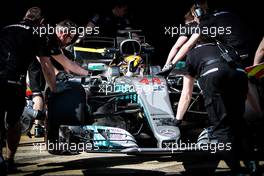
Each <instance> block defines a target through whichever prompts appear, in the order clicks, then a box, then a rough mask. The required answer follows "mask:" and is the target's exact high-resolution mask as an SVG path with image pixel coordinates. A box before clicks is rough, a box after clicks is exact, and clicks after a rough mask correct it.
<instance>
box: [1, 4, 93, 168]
mask: <svg viewBox="0 0 264 176" xmlns="http://www.w3.org/2000/svg"><path fill="white" fill-rule="evenodd" d="M42 19H43V18H42V16H41V9H40V8H38V7H33V8H30V9H29V10H28V11H27V13H26V15H25V17H24V20H23V21H22V22H21V23H18V24H15V25H10V26H7V27H6V28H4V31H3V35H1V50H2V51H1V55H2V56H1V72H0V73H1V74H0V78H1V79H0V80H1V94H3V95H2V97H4V98H3V99H1V100H2V101H1V106H0V107H1V119H0V120H1V121H2V122H3V120H4V116H5V111H8V112H9V113H7V114H9V115H7V117H6V122H7V124H8V128H7V157H6V160H7V165H8V169H10V168H12V167H13V166H15V165H14V155H15V152H16V149H17V146H18V143H19V140H20V136H21V134H20V131H19V129H20V127H19V123H18V120H19V117H20V116H21V114H22V112H23V108H24V106H25V76H24V75H25V74H26V71H27V69H28V67H29V65H30V63H31V62H32V60H33V59H35V56H36V55H38V56H39V61H40V63H41V67H42V70H43V73H44V76H45V79H46V81H47V83H48V85H49V87H50V90H51V91H52V92H60V90H59V89H56V81H55V74H56V69H55V67H54V66H53V64H52V63H51V61H50V58H51V57H52V58H53V59H54V60H56V61H58V62H59V63H60V64H62V65H63V67H65V68H67V69H68V70H69V71H72V72H76V73H77V74H80V75H88V71H87V70H85V69H83V68H81V67H80V66H79V65H78V64H76V63H74V62H72V61H71V60H69V59H68V58H67V57H66V56H65V55H64V54H63V53H62V52H61V49H60V47H62V46H64V45H65V43H69V42H71V40H72V39H73V37H74V36H75V34H74V33H70V30H69V29H71V27H74V26H75V24H74V23H72V22H71V21H67V20H66V21H63V22H62V23H60V24H59V25H57V26H56V28H57V30H56V33H55V34H51V35H48V34H47V35H44V36H39V35H38V33H35V34H34V32H33V30H34V28H33V27H34V26H33V24H32V23H33V22H34V23H36V24H40V22H41V21H42ZM33 34H34V35H33ZM35 38H36V39H35ZM35 40H36V42H35ZM27 43H28V44H27ZM26 44H27V45H26ZM12 46H14V47H12ZM32 48H33V49H32ZM35 51H36V52H35ZM34 52H35V53H34ZM22 75H23V76H22ZM21 77H22V78H21ZM19 81H21V83H20V82H19ZM14 91H16V92H17V93H16V94H14V93H12V92H14ZM8 92H10V94H8ZM7 98H10V99H12V100H15V99H16V100H17V101H15V102H16V103H17V105H16V106H14V104H12V105H11V104H7V105H6V103H7V102H3V101H6V100H7ZM10 107H11V108H10ZM13 107H18V108H17V111H14V110H12V108H13ZM2 122H1V123H0V124H1V125H4V124H5V123H2ZM3 129H4V127H1V139H3V133H2V131H3Z"/></svg>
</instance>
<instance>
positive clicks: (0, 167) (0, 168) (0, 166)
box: [0, 155, 7, 176]
mask: <svg viewBox="0 0 264 176" xmlns="http://www.w3.org/2000/svg"><path fill="white" fill-rule="evenodd" d="M0 173H1V175H3V176H6V175H7V165H6V162H5V161H4V159H3V157H2V156H1V155H0Z"/></svg>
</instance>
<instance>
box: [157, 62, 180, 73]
mask: <svg viewBox="0 0 264 176" xmlns="http://www.w3.org/2000/svg"><path fill="white" fill-rule="evenodd" d="M175 65H176V64H172V63H171V64H169V65H168V66H167V67H165V68H163V69H162V70H161V72H159V73H158V74H157V75H160V76H168V75H169V74H170V72H171V71H172V70H173V69H174V68H175Z"/></svg>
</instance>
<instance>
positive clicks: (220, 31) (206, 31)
mask: <svg viewBox="0 0 264 176" xmlns="http://www.w3.org/2000/svg"><path fill="white" fill-rule="evenodd" d="M164 30H165V32H164V34H165V35H170V36H171V37H174V36H177V35H185V34H193V33H198V34H203V35H207V36H211V37H216V36H217V35H230V34H231V33H232V27H231V26H229V27H222V26H220V27H216V26H211V27H206V26H203V27H197V26H189V27H186V26H182V25H181V24H180V26H165V27H164Z"/></svg>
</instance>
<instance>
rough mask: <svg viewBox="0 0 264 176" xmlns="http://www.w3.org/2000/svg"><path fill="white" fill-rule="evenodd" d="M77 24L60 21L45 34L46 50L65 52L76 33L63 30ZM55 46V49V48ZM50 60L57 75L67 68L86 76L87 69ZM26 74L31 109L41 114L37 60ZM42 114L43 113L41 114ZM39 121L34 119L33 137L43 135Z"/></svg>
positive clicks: (41, 87) (42, 82) (42, 84)
mask: <svg viewBox="0 0 264 176" xmlns="http://www.w3.org/2000/svg"><path fill="white" fill-rule="evenodd" d="M76 27H77V25H76V24H75V23H73V22H71V21H69V20H64V21H61V22H60V23H58V24H57V26H56V34H54V35H47V36H46V38H47V46H48V50H49V51H50V52H53V53H54V51H55V53H56V52H58V53H60V52H62V53H63V54H64V53H65V52H66V51H65V50H64V49H65V47H66V46H67V45H69V44H71V43H73V42H74V39H76V38H77V34H75V35H74V34H70V35H69V34H67V33H65V32H64V31H63V30H65V31H66V32H67V30H70V29H71V28H76ZM55 48H57V49H55ZM54 49H55V50H54ZM51 61H52V63H53V65H54V71H55V74H56V75H57V74H58V73H59V71H62V70H67V71H68V72H72V73H75V74H78V75H83V76H86V75H88V71H86V70H84V69H83V68H81V67H79V66H78V65H77V64H76V66H75V67H73V68H71V67H69V66H68V65H66V66H65V68H64V67H63V66H62V65H61V64H59V63H58V62H57V61H56V60H55V59H54V58H51ZM28 75H29V82H30V88H31V90H32V94H33V95H32V96H33V98H32V100H33V102H34V105H33V109H35V110H38V111H39V113H40V114H43V108H44V107H43V106H44V101H43V94H42V92H43V91H44V89H45V79H44V77H43V73H42V71H41V67H40V64H39V62H37V61H35V60H34V61H33V62H32V63H31V65H30V67H29V69H28ZM42 116H44V114H43V115H42ZM40 123H41V122H40V121H39V120H36V126H35V130H34V132H35V137H43V135H44V133H43V132H44V129H43V127H42V126H41V124H40Z"/></svg>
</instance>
